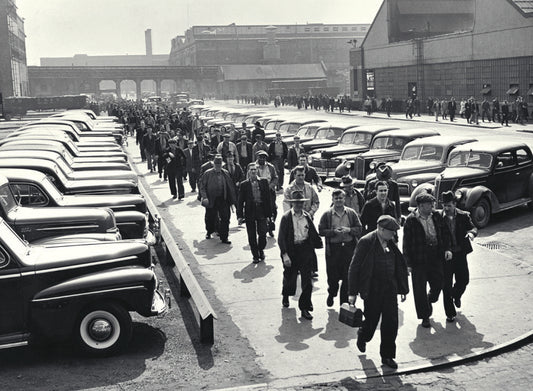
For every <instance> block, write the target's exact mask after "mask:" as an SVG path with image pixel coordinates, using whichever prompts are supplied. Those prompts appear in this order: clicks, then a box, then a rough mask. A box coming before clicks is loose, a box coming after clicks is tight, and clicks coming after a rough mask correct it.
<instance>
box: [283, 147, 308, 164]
mask: <svg viewBox="0 0 533 391" xmlns="http://www.w3.org/2000/svg"><path fill="white" fill-rule="evenodd" d="M298 150H299V153H298V152H296V147H295V146H294V145H293V146H292V147H290V148H289V149H288V150H287V165H288V166H289V170H292V169H293V168H294V167H296V166H297V165H298V163H299V162H298V157H299V156H300V155H301V154H302V153H305V149H304V148H303V147H302V146H301V145H300V147H299V148H298Z"/></svg>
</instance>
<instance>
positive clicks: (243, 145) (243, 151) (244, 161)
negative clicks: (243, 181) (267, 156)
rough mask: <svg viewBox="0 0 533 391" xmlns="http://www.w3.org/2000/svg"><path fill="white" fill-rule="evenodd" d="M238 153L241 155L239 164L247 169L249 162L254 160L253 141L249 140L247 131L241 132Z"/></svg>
mask: <svg viewBox="0 0 533 391" xmlns="http://www.w3.org/2000/svg"><path fill="white" fill-rule="evenodd" d="M237 155H238V156H239V164H240V165H241V167H242V168H243V170H246V167H248V164H249V163H251V162H252V143H251V142H249V141H248V136H246V133H245V132H243V133H242V134H241V141H240V142H239V143H238V144H237Z"/></svg>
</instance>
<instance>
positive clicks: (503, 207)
mask: <svg viewBox="0 0 533 391" xmlns="http://www.w3.org/2000/svg"><path fill="white" fill-rule="evenodd" d="M529 202H533V199H531V198H519V199H517V200H515V201H511V202H506V203H505V204H500V209H498V212H503V211H504V210H507V209H512V208H515V207H517V206H520V205H525V204H528V203H529Z"/></svg>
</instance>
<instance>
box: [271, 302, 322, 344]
mask: <svg viewBox="0 0 533 391" xmlns="http://www.w3.org/2000/svg"><path fill="white" fill-rule="evenodd" d="M323 329H324V328H323V327H320V328H318V329H314V328H313V321H309V320H305V319H301V320H300V321H298V319H297V317H296V309H295V308H283V309H282V310H281V326H280V327H279V329H278V330H279V334H278V335H276V336H275V337H274V338H275V339H276V341H278V342H279V343H282V344H286V345H285V349H287V350H292V351H300V350H305V349H307V348H309V345H308V344H306V343H305V342H304V341H305V340H306V339H310V338H313V337H314V336H315V335H317V334H319V333H320V332H321V331H322V330H323Z"/></svg>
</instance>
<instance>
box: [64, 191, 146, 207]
mask: <svg viewBox="0 0 533 391" xmlns="http://www.w3.org/2000/svg"><path fill="white" fill-rule="evenodd" d="M145 205H146V201H145V199H144V198H143V197H142V196H141V195H140V194H116V195H115V194H108V195H105V196H102V195H90V194H87V195H85V194H80V195H65V196H63V198H62V199H61V206H70V207H82V206H83V207H102V206H104V207H109V208H111V209H113V210H115V211H118V210H124V209H125V208H126V207H131V206H134V207H135V209H139V206H140V209H142V210H143V211H144V210H145V209H146V207H145Z"/></svg>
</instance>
